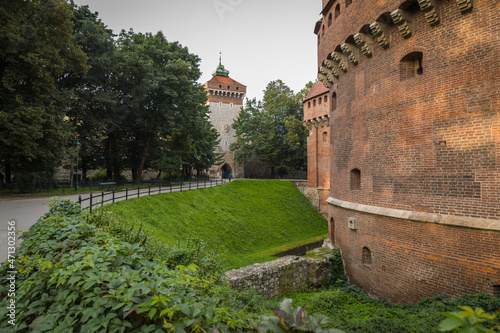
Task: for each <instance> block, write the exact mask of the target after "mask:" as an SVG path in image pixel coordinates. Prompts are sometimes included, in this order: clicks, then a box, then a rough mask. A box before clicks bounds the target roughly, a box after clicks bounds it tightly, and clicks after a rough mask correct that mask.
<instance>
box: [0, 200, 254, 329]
mask: <svg viewBox="0 0 500 333" xmlns="http://www.w3.org/2000/svg"><path fill="white" fill-rule="evenodd" d="M89 219H91V216H90V215H89V213H87V212H86V211H84V210H82V209H81V208H80V207H79V206H78V205H77V204H75V203H73V202H71V201H69V200H68V201H60V200H56V201H53V202H52V203H51V205H50V211H49V213H47V214H46V215H45V216H43V217H42V218H41V219H40V220H39V221H38V222H37V223H36V224H35V225H34V226H32V227H31V228H30V230H29V231H28V232H27V233H25V234H24V235H23V237H22V238H23V243H22V245H21V247H20V248H19V249H18V251H17V258H18V260H17V267H16V269H17V271H18V274H17V275H16V292H15V298H13V299H15V301H16V303H15V304H16V318H15V326H14V330H15V331H16V332H30V331H32V330H34V331H36V332H45V331H50V332H72V331H77V332H96V331H106V332H125V331H126V332H153V331H157V330H166V331H177V332H184V331H187V332H195V331H201V329H203V330H205V331H209V330H210V331H212V330H213V329H214V330H213V332H217V331H221V332H225V331H230V330H236V331H245V330H246V328H247V327H250V326H251V324H252V323H251V322H250V317H249V316H248V315H247V313H245V312H244V311H239V310H237V309H233V308H224V307H222V306H221V300H220V299H218V298H217V297H207V295H204V294H202V293H201V292H200V290H201V288H202V287H206V286H207V285H209V282H208V281H205V280H203V279H201V278H199V277H198V276H197V275H196V270H197V267H196V266H195V265H188V266H178V267H176V268H175V269H171V268H169V267H168V265H166V264H165V262H163V261H162V260H147V259H146V258H145V257H144V255H143V251H144V248H143V246H141V245H140V244H131V243H127V242H123V241H121V240H118V239H116V238H115V237H112V236H110V235H109V233H107V232H105V231H103V230H101V229H99V228H96V227H95V225H92V224H90V223H88V220H89ZM9 270H11V269H10V268H9V266H8V262H7V261H6V262H4V263H3V265H2V266H1V268H0V276H1V277H0V280H1V281H0V293H1V294H2V295H5V294H6V293H5V291H6V290H5V286H8V285H9V284H8V281H7V277H8V276H9V275H8V274H7V271H9ZM8 304H10V299H9V298H8V297H5V298H4V299H3V300H2V301H1V303H0V330H2V329H3V331H6V328H12V325H11V324H10V323H9V320H10V318H9V317H8V316H7V315H8V311H9V309H8V308H7V305H8Z"/></svg>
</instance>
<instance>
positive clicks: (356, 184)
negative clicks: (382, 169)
mask: <svg viewBox="0 0 500 333" xmlns="http://www.w3.org/2000/svg"><path fill="white" fill-rule="evenodd" d="M351 190H361V171H360V170H359V169H352V170H351Z"/></svg>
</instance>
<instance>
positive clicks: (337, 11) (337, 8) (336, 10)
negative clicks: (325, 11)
mask: <svg viewBox="0 0 500 333" xmlns="http://www.w3.org/2000/svg"><path fill="white" fill-rule="evenodd" d="M339 15H340V4H339V3H338V4H337V6H336V7H335V19H337V17H339Z"/></svg>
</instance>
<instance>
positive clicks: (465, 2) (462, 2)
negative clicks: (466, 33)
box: [457, 0, 473, 14]
mask: <svg viewBox="0 0 500 333" xmlns="http://www.w3.org/2000/svg"><path fill="white" fill-rule="evenodd" d="M472 1H473V0H457V5H458V9H460V12H462V14H465V13H467V12H470V11H471V10H472V7H473V3H472Z"/></svg>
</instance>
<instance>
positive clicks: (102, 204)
mask: <svg viewBox="0 0 500 333" xmlns="http://www.w3.org/2000/svg"><path fill="white" fill-rule="evenodd" d="M102 206H104V191H101V207H102Z"/></svg>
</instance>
